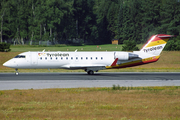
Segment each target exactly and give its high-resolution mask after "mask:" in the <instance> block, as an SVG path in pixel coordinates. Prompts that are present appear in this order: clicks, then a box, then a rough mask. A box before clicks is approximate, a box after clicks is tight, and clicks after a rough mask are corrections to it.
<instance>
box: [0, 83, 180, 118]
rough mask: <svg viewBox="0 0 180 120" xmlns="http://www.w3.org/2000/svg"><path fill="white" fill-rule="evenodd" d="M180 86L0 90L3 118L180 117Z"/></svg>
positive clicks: (0, 106) (0, 107)
mask: <svg viewBox="0 0 180 120" xmlns="http://www.w3.org/2000/svg"><path fill="white" fill-rule="evenodd" d="M179 94H180V87H179V86H173V87H120V86H115V85H114V86H113V87H112V88H71V89H44V90H33V89H30V90H4V91H0V118H1V119H2V120H7V119H18V120H19V119H23V120H31V119H37V120H56V119H57V120H72V119H73V120H140V119H143V120H144V119H146V120H152V119H153V120H154V119H157V120H161V119H163V120H164V119H165V120H179V119H180V96H179Z"/></svg>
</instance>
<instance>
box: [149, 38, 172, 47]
mask: <svg viewBox="0 0 180 120" xmlns="http://www.w3.org/2000/svg"><path fill="white" fill-rule="evenodd" d="M168 40H169V38H167V39H163V40H158V41H154V42H151V43H149V44H148V45H147V46H146V48H147V47H152V46H156V45H161V44H165V43H167V41H168Z"/></svg>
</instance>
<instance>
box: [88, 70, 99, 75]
mask: <svg viewBox="0 0 180 120" xmlns="http://www.w3.org/2000/svg"><path fill="white" fill-rule="evenodd" d="M85 71H86V72H87V74H88V75H94V72H98V70H87V69H85Z"/></svg>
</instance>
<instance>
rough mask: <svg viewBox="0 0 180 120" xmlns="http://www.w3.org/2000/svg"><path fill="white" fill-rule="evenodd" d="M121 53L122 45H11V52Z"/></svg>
mask: <svg viewBox="0 0 180 120" xmlns="http://www.w3.org/2000/svg"><path fill="white" fill-rule="evenodd" d="M44 49H45V50H46V51H75V50H76V49H78V51H106V50H107V51H121V49H122V45H111V44H106V45H83V46H66V45H59V46H58V45H56V46H29V45H24V46H22V45H21V46H20V45H15V46H14V45H11V52H26V51H42V50H44Z"/></svg>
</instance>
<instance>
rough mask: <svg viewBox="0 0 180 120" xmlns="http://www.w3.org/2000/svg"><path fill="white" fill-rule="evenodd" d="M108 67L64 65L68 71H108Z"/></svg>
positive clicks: (99, 65)
mask: <svg viewBox="0 0 180 120" xmlns="http://www.w3.org/2000/svg"><path fill="white" fill-rule="evenodd" d="M105 66H106V65H103V64H91V65H73V64H72V65H63V66H62V67H63V68H66V69H84V70H87V69H91V70H95V71H96V70H103V69H106V67H105Z"/></svg>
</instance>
